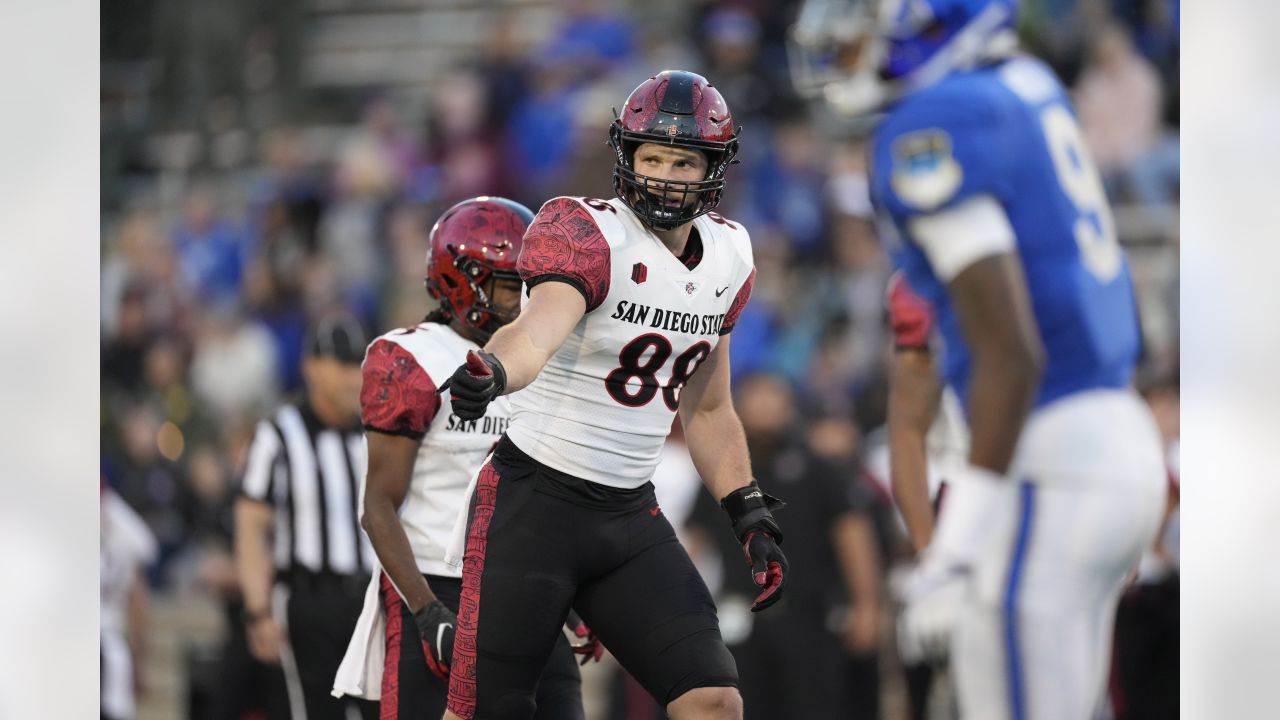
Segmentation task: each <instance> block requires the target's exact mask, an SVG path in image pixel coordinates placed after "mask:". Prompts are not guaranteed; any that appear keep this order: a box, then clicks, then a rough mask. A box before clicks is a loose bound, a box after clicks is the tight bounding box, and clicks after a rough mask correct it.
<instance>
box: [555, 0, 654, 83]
mask: <svg viewBox="0 0 1280 720" xmlns="http://www.w3.org/2000/svg"><path fill="white" fill-rule="evenodd" d="M604 5H605V3H604V2H603V0H568V1H567V2H564V3H561V7H562V8H563V11H564V17H563V19H562V20H561V22H560V26H559V27H558V28H557V29H556V31H555V33H554V34H553V36H552V38H551V40H550V42H548V43H547V47H546V49H545V51H544V52H545V54H546V55H545V56H546V57H548V58H555V59H556V60H558V61H559V62H562V63H564V64H565V67H566V69H568V70H569V71H570V74H571V76H572V78H573V80H574V82H575V84H576V83H578V82H589V81H591V80H594V79H596V78H598V77H601V76H603V75H605V74H606V73H608V72H609V71H610V70H612V69H614V68H616V67H618V66H621V65H622V64H623V63H625V62H626V61H627V60H629V59H630V58H631V55H632V53H633V52H634V51H635V45H634V42H633V39H632V31H631V22H630V21H629V20H628V18H626V17H625V16H623V15H621V14H618V13H615V12H610V11H608V10H606V9H605V7H604ZM658 70H659V68H654V72H657V71H658Z"/></svg>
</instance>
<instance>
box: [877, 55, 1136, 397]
mask: <svg viewBox="0 0 1280 720" xmlns="http://www.w3.org/2000/svg"><path fill="white" fill-rule="evenodd" d="M873 153H874V154H873V156H872V181H871V183H872V189H871V193H872V200H873V202H874V203H875V206H876V209H877V212H878V215H879V218H880V226H881V234H882V236H883V237H884V240H885V242H886V244H887V245H888V249H889V254H890V256H891V257H892V258H893V262H894V265H896V266H897V267H899V268H901V269H902V270H903V271H904V272H905V273H906V275H907V280H908V281H909V282H910V284H911V287H912V288H914V289H915V290H916V291H917V292H918V293H919V294H920V295H921V296H923V297H924V298H925V299H927V300H928V301H929V302H930V303H931V304H932V305H933V306H934V309H935V311H936V314H937V321H938V329H939V332H940V333H941V335H942V338H943V342H944V346H945V347H944V351H943V352H944V355H945V357H944V359H943V362H942V368H943V373H944V374H945V376H946V380H947V382H948V384H950V385H951V386H952V387H953V388H955V390H956V391H957V393H958V394H959V396H960V397H961V398H967V395H968V392H967V391H968V376H969V351H968V349H967V348H966V346H965V342H964V337H963V335H962V333H961V331H960V326H959V323H958V321H957V318H956V314H955V310H954V308H953V307H952V305H951V303H950V301H949V300H948V297H947V293H946V288H945V285H944V283H943V281H942V280H940V279H939V277H938V276H937V275H936V274H935V272H934V269H933V268H932V267H931V266H930V263H929V261H928V259H927V258H926V256H925V254H924V252H923V251H922V250H921V248H920V246H919V245H918V244H917V243H916V242H915V241H914V240H913V238H912V233H911V222H912V219H913V218H916V217H921V216H927V215H929V214H930V213H933V212H936V211H939V210H944V209H948V208H950V207H953V206H955V205H957V204H959V203H962V202H964V201H965V200H967V199H970V198H975V197H981V196H989V197H991V198H994V199H995V200H996V201H997V202H998V203H999V205H1000V207H1001V208H1003V210H1004V213H1005V215H1006V216H1007V217H1008V220H1009V225H1010V226H1011V227H1012V229H1013V232H1014V235H1015V236H1016V244H1017V252H1018V255H1019V257H1020V258H1021V261H1022V268H1023V271H1024V273H1025V275H1026V280H1027V286H1028V289H1029V291H1030V295H1031V303H1032V306H1033V309H1034V312H1035V322H1036V326H1037V329H1038V331H1039V334H1040V339H1041V342H1042V343H1043V345H1044V348H1045V353H1046V359H1047V363H1046V367H1045V373H1044V377H1043V380H1042V383H1041V386H1040V391H1039V394H1038V396H1037V398H1036V406H1037V407H1039V406H1041V405H1044V404H1046V403H1049V402H1051V401H1053V400H1055V399H1057V398H1060V397H1063V396H1065V395H1069V394H1071V393H1075V392H1079V391H1082V390H1088V389H1091V388H1102V387H1107V388H1117V387H1124V386H1126V385H1127V384H1128V383H1129V380H1130V377H1131V375H1132V372H1133V367H1134V364H1135V362H1136V361H1137V357H1138V353H1139V345H1140V339H1139V328H1138V316H1137V309H1136V307H1135V304H1134V297H1133V288H1132V285H1131V281H1130V277H1129V269H1128V264H1127V261H1126V260H1125V256H1124V253H1123V251H1122V250H1121V248H1120V246H1119V244H1118V243H1117V241H1116V235H1115V226H1114V222H1113V220H1112V217H1111V210H1110V207H1109V206H1108V204H1107V199H1106V195H1105V194H1104V192H1103V189H1102V183H1101V180H1100V179H1099V176H1098V173H1097V170H1096V168H1095V167H1094V164H1093V161H1092V159H1091V158H1090V155H1089V153H1088V151H1087V149H1086V147H1085V144H1084V140H1083V139H1082V137H1081V135H1080V130H1079V128H1078V126H1077V124H1076V120H1075V116H1074V114H1073V112H1072V110H1071V106H1070V104H1069V102H1068V100H1067V96H1066V93H1065V91H1064V90H1063V89H1062V86H1061V84H1060V83H1059V82H1058V80H1057V78H1056V77H1055V76H1054V75H1053V73H1052V71H1051V70H1049V69H1048V67H1046V66H1045V65H1044V64H1043V63H1041V62H1039V61H1038V60H1034V59H1031V58H1024V57H1019V58H1015V59H1012V60H1007V61H1005V62H1002V63H999V64H996V65H991V66H986V67H983V68H979V69H975V70H970V71H964V72H957V73H953V74H952V75H950V76H948V77H946V78H944V79H943V80H941V81H939V82H938V83H936V84H934V85H931V86H928V87H926V88H923V89H921V90H919V91H917V92H915V93H912V94H910V95H908V96H906V97H904V98H903V99H901V100H899V101H898V102H897V103H895V104H894V105H893V106H892V107H890V108H889V109H888V114H887V116H886V117H885V118H884V120H883V121H882V122H881V124H880V126H879V127H878V128H877V129H876V132H875V138H874V146H873Z"/></svg>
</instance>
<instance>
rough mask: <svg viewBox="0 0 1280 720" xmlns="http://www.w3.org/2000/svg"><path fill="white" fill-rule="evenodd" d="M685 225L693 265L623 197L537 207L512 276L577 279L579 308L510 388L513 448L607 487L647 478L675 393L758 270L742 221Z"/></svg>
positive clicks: (563, 200) (741, 302) (730, 320)
mask: <svg viewBox="0 0 1280 720" xmlns="http://www.w3.org/2000/svg"><path fill="white" fill-rule="evenodd" d="M693 225H694V228H695V229H696V232H697V236H698V238H699V239H700V241H701V246H702V248H701V260H700V261H699V262H697V264H696V265H694V267H693V268H692V269H691V268H689V267H687V266H686V265H685V263H684V262H682V261H681V260H680V259H679V258H677V257H676V256H675V255H673V254H672V253H671V251H670V250H668V249H667V248H666V246H665V245H663V244H662V241H661V240H659V239H658V238H657V236H655V235H654V234H653V233H652V232H650V231H649V230H648V229H647V228H646V227H645V226H644V225H642V224H641V222H640V221H639V219H637V218H636V216H635V214H633V213H632V212H631V210H630V209H628V208H627V206H626V205H625V204H624V203H623V202H622V200H620V199H613V200H609V201H605V200H597V199H588V198H568V197H559V198H553V199H552V200H550V201H548V202H547V203H546V204H545V205H543V206H542V209H541V210H539V211H538V215H537V217H535V218H534V221H533V223H532V224H531V225H530V226H529V230H528V231H527V232H526V233H525V239H524V247H523V249H522V250H521V253H520V262H519V265H520V276H521V278H523V279H524V281H525V283H526V285H527V287H532V286H534V285H537V284H538V283H540V282H543V281H545V280H556V281H561V282H567V283H569V284H571V285H574V286H575V287H577V288H578V289H579V290H580V291H581V292H582V294H583V296H584V297H585V298H586V300H587V313H586V314H585V315H584V316H583V317H582V319H581V320H580V321H579V322H578V325H577V327H575V328H574V329H573V332H572V333H571V334H570V335H569V338H568V339H567V340H566V341H565V343H564V344H563V345H562V346H561V347H560V349H559V350H558V351H557V352H556V353H555V355H553V356H552V357H551V359H550V360H549V361H548V362H547V364H546V366H545V367H543V369H542V372H541V373H540V374H539V375H538V377H537V378H536V379H535V380H534V381H533V382H532V383H530V384H529V385H528V386H527V387H525V388H524V389H522V390H521V391H520V392H518V393H515V394H513V395H511V408H512V416H511V426H510V428H509V429H508V431H507V434H508V435H509V436H510V438H511V440H512V442H514V443H515V444H516V445H517V446H518V447H519V448H520V449H521V450H523V451H524V452H526V453H527V454H529V455H530V456H531V457H533V458H534V459H536V460H538V461H539V462H541V463H543V464H545V465H548V466H550V467H552V468H555V469H557V470H560V471H562V472H566V473H569V474H571V475H574V476H576V477H580V478H583V479H586V480H590V481H592V482H598V483H601V484H604V485H610V486H613V487H621V488H635V487H639V486H640V485H642V484H644V483H645V482H647V481H648V480H649V478H650V477H651V476H652V475H653V471H654V467H655V466H656V465H657V463H658V460H659V458H660V456H661V452H662V445H663V441H664V439H665V438H666V437H667V434H668V433H669V432H670V431H671V424H672V421H673V419H674V415H675V412H676V409H677V407H678V405H679V399H680V391H681V389H682V388H683V387H684V385H685V383H686V382H687V381H688V379H689V377H690V376H692V375H693V373H694V372H695V371H696V370H697V369H698V366H699V365H700V364H701V363H702V361H704V360H705V359H706V358H707V355H708V354H709V353H710V352H711V350H712V349H713V348H714V347H715V346H716V344H717V343H718V342H719V341H720V337H721V336H722V335H724V334H727V333H728V332H729V330H730V329H731V328H732V327H733V325H734V323H735V322H737V319H738V316H739V315H740V314H741V312H742V308H743V306H745V305H746V302H747V298H748V297H749V296H750V294H751V284H752V281H753V280H754V278H755V269H754V267H753V265H752V259H751V240H750V238H749V237H748V235H747V231H746V230H745V229H744V228H743V227H742V226H741V225H739V224H738V223H735V222H731V221H729V220H726V219H724V218H722V217H720V216H719V215H716V214H715V213H708V214H706V215H703V216H702V217H699V218H697V219H696V220H694V221H693ZM692 241H693V240H692V236H691V242H692ZM526 299H527V295H526Z"/></svg>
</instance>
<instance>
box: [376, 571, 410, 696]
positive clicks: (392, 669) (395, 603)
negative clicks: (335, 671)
mask: <svg viewBox="0 0 1280 720" xmlns="http://www.w3.org/2000/svg"><path fill="white" fill-rule="evenodd" d="M379 585H380V586H381V590H382V606H383V608H385V609H386V611H387V631H386V647H387V658H386V661H385V662H384V663H383V665H382V701H381V704H380V706H379V714H378V717H379V718H381V720H397V718H399V716H400V715H399V713H400V643H401V642H403V639H404V634H405V627H404V625H405V623H404V613H403V612H402V611H401V609H400V606H401V605H403V604H404V601H403V600H401V599H400V592H399V591H398V590H396V588H395V586H394V585H392V584H391V578H389V577H387V575H386V573H382V580H381V582H380V583H379Z"/></svg>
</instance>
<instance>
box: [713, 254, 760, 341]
mask: <svg viewBox="0 0 1280 720" xmlns="http://www.w3.org/2000/svg"><path fill="white" fill-rule="evenodd" d="M755 283H756V269H755V268H751V274H750V275H748V276H747V281H746V282H744V283H742V287H740V288H738V294H737V295H734V296H733V304H732V305H730V306H729V312H727V313H725V316H724V322H723V323H720V334H721V335H728V334H729V332H730V331H731V330H733V326H734V325H737V324H738V317H739V316H740V315H742V309H743V308H744V307H746V306H747V300H750V299H751V286H752V285H755Z"/></svg>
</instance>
